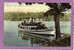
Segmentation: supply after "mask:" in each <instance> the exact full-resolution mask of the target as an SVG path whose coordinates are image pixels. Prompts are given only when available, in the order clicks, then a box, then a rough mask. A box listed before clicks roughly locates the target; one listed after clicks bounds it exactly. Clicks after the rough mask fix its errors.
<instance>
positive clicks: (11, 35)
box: [4, 21, 71, 46]
mask: <svg viewBox="0 0 74 50" xmlns="http://www.w3.org/2000/svg"><path fill="white" fill-rule="evenodd" d="M19 23H20V21H4V43H5V45H7V46H31V43H30V42H31V40H22V38H21V37H18V27H17V26H18V24H19ZM44 23H45V24H46V26H48V27H49V28H50V27H54V22H53V21H51V22H44ZM60 24H61V32H62V33H67V34H71V33H70V32H71V28H70V26H71V22H69V21H66V22H61V23H60ZM34 46H39V44H34Z"/></svg>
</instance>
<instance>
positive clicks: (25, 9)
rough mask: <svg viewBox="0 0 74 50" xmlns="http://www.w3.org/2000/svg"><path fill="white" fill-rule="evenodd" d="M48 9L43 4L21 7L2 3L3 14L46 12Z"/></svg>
mask: <svg viewBox="0 0 74 50" xmlns="http://www.w3.org/2000/svg"><path fill="white" fill-rule="evenodd" d="M49 9H50V7H48V6H46V5H45V3H44V4H37V3H36V4H32V5H25V4H24V3H22V5H19V4H18V3H16V2H14V3H13V2H9V3H8V2H5V3H4V12H25V13H27V12H46V11H47V10H49Z"/></svg>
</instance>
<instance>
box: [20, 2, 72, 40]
mask: <svg viewBox="0 0 74 50" xmlns="http://www.w3.org/2000/svg"><path fill="white" fill-rule="evenodd" d="M19 4H20V5H21V3H20V2H19ZM25 4H26V5H32V4H35V3H25ZM39 4H43V3H42V2H39ZM46 5H48V6H49V7H50V8H51V9H50V10H48V11H47V12H45V13H44V14H43V15H44V16H49V15H51V16H53V17H54V22H55V33H56V39H58V38H60V37H61V36H60V34H61V32H60V16H63V15H64V13H62V12H65V11H67V10H68V9H70V8H71V6H70V4H69V3H46Z"/></svg>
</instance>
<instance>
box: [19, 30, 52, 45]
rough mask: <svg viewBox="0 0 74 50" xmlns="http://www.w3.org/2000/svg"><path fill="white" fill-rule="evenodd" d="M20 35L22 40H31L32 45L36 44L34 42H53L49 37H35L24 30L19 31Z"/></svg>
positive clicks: (41, 43)
mask: <svg viewBox="0 0 74 50" xmlns="http://www.w3.org/2000/svg"><path fill="white" fill-rule="evenodd" d="M18 37H21V38H22V40H30V44H31V46H34V44H36V45H39V46H48V44H49V43H51V42H50V40H48V39H43V38H40V37H35V36H32V35H30V34H28V33H24V32H22V31H18Z"/></svg>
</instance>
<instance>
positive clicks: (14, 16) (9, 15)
mask: <svg viewBox="0 0 74 50" xmlns="http://www.w3.org/2000/svg"><path fill="white" fill-rule="evenodd" d="M42 15H43V12H40V13H19V12H17V13H16V12H5V13H4V20H11V21H21V20H22V19H24V18H30V17H33V18H42V19H43V18H46V19H48V20H49V21H52V20H53V16H49V17H46V16H45V17H43V16H42ZM61 20H62V21H63V20H64V21H70V20H71V14H70V13H69V14H67V15H65V16H63V17H62V18H61Z"/></svg>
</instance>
